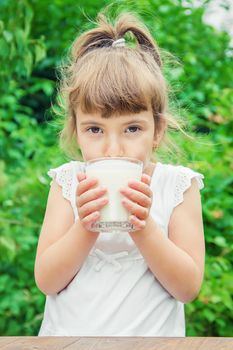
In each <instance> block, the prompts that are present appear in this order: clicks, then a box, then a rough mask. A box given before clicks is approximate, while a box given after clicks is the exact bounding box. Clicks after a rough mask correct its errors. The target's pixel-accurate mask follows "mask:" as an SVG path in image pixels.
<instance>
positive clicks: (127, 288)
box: [39, 161, 204, 337]
mask: <svg viewBox="0 0 233 350" xmlns="http://www.w3.org/2000/svg"><path fill="white" fill-rule="evenodd" d="M84 168H85V163H84V162H79V161H70V162H68V163H65V164H63V165H61V166H59V167H57V168H55V169H50V170H49V171H48V175H49V176H50V177H51V178H55V179H56V181H57V183H58V184H59V185H60V186H61V187H62V193H63V196H64V198H66V199H67V200H68V201H69V202H70V204H71V206H72V208H73V211H74V217H75V220H77V219H78V212H77V208H76V204H75V203H76V200H75V193H76V188H77V184H78V180H77V172H78V171H82V172H83V171H84ZM192 178H195V179H196V180H197V183H198V186H199V189H202V188H203V187H204V184H203V181H202V179H203V178H204V176H203V175H202V174H200V173H198V172H195V171H193V170H191V169H190V168H187V167H184V166H181V165H170V164H163V163H161V162H157V163H156V167H155V170H154V173H153V175H152V178H151V184H150V188H151V189H152V191H153V203H152V206H151V210H150V215H151V216H152V217H153V219H154V220H155V221H156V223H157V224H158V225H159V227H160V228H161V230H162V232H163V233H164V235H166V236H167V235H168V224H169V219H170V216H171V213H172V211H173V209H174V207H176V206H177V205H178V204H180V203H181V202H182V201H183V193H184V192H185V191H186V190H187V189H188V188H189V187H190V185H191V179H192ZM58 214H59V213H58ZM77 234H78V232H77ZM187 234H192V233H188V232H187ZM187 283H188V281H187ZM51 335H52V336H161V337H163V336H170V337H180V336H185V318H184V305H183V303H181V302H179V301H177V300H176V299H174V298H173V297H172V296H171V295H170V294H169V293H168V292H167V291H166V290H165V289H164V288H163V286H162V285H161V284H160V283H159V281H158V280H157V279H156V278H155V276H154V275H153V274H152V272H151V271H150V270H149V268H148V266H147V264H146V262H145V260H144V258H143V256H142V255H141V254H140V251H139V250H138V248H137V246H136V245H135V243H134V241H133V240H132V238H131V237H130V235H129V234H128V233H100V235H99V236H98V239H97V241H96V243H95V245H94V246H93V248H92V250H91V251H90V254H89V255H88V256H87V258H86V260H85V262H84V263H83V265H82V267H81V269H80V270H79V272H78V273H77V274H76V276H75V277H74V279H73V280H72V281H71V282H70V284H69V285H68V286H67V287H66V288H65V289H63V290H62V291H61V292H59V293H58V294H55V295H50V296H47V297H46V304H45V311H44V318H43V321H42V325H41V328H40V332H39V336H51Z"/></svg>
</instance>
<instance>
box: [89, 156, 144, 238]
mask: <svg viewBox="0 0 233 350" xmlns="http://www.w3.org/2000/svg"><path fill="white" fill-rule="evenodd" d="M142 171H143V162H142V161H140V160H138V159H134V158H128V157H105V158H96V159H92V160H90V161H87V162H86V163H85V173H86V176H87V177H95V178H97V179H98V181H99V183H98V185H100V186H105V187H107V192H106V195H107V197H108V200H109V202H108V203H107V204H106V205H105V206H104V207H103V208H102V209H101V210H100V219H99V221H97V222H96V223H94V224H93V225H92V231H94V232H130V231H133V225H132V224H131V223H129V221H128V218H129V215H130V213H129V211H128V210H127V209H126V208H125V207H124V206H123V205H122V203H121V201H122V199H123V197H124V196H123V195H122V194H121V193H120V192H119V189H120V188H121V187H127V186H128V181H129V180H139V181H140V180H141V176H142Z"/></svg>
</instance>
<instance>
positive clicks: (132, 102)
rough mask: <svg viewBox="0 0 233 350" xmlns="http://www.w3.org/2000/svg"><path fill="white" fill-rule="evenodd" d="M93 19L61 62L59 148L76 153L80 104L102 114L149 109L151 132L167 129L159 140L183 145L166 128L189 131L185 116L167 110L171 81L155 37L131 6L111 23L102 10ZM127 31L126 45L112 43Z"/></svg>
mask: <svg viewBox="0 0 233 350" xmlns="http://www.w3.org/2000/svg"><path fill="white" fill-rule="evenodd" d="M95 23H96V28H93V29H90V30H88V31H85V32H84V33H82V34H81V35H80V36H79V37H77V39H76V40H75V41H74V42H73V45H72V46H71V50H70V53H69V56H68V62H67V63H66V64H64V65H63V66H61V67H60V72H61V81H60V86H59V91H58V105H59V110H57V109H56V110H55V111H56V114H59V115H60V116H61V117H62V126H63V127H62V130H61V131H60V133H59V145H60V148H61V149H62V150H64V152H65V154H67V155H68V156H69V157H71V158H73V159H78V158H80V153H79V152H78V145H77V139H76V118H78V116H77V115H76V114H77V107H78V106H79V108H81V110H82V112H83V113H96V112H99V113H100V114H101V116H102V117H103V118H109V117H111V116H112V115H113V114H121V115H124V114H130V113H139V112H141V111H146V110H148V109H151V110H152V112H153V116H154V121H155V133H157V132H161V131H163V130H164V131H166V132H164V135H163V138H162V141H161V145H164V147H166V148H167V150H168V151H171V152H172V153H173V151H172V149H171V148H170V146H172V148H173V149H174V151H175V152H174V153H175V154H177V152H180V151H181V150H180V149H179V147H177V145H176V144H175V143H173V142H172V139H171V138H170V136H169V134H168V132H167V129H173V130H175V131H177V130H180V131H181V132H183V133H184V134H185V135H187V134H186V133H185V132H184V131H183V128H182V127H183V125H184V120H182V119H181V118H180V117H177V116H176V118H175V117H174V116H173V114H172V113H171V112H170V109H169V98H168V95H169V86H168V83H167V82H166V80H165V77H164V74H163V62H162V58H161V49H159V47H158V45H157V43H156V41H155V40H154V39H153V37H152V36H151V34H150V32H149V31H148V29H147V27H146V26H145V25H144V24H143V23H142V21H141V20H140V19H139V18H138V16H137V15H136V14H134V13H132V11H130V12H129V11H127V12H121V13H120V14H119V15H118V16H117V18H116V20H115V24H114V25H113V24H111V23H109V21H108V19H107V17H106V15H105V14H104V12H100V13H99V14H98V15H97V22H95ZM126 35H128V36H129V39H130V40H131V46H130V45H129V44H128V45H127V42H126V44H125V47H113V46H112V43H113V42H114V41H115V40H117V39H119V38H123V37H124V36H126ZM132 39H134V40H136V44H137V45H136V47H132ZM164 125H166V127H165V128H164ZM187 136H188V135H187ZM152 159H153V160H154V158H152Z"/></svg>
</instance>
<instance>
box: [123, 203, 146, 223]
mask: <svg viewBox="0 0 233 350" xmlns="http://www.w3.org/2000/svg"><path fill="white" fill-rule="evenodd" d="M122 205H123V206H124V207H125V208H126V209H127V210H128V211H129V212H130V214H133V215H136V216H137V217H138V218H139V219H140V220H146V219H147V217H148V215H149V209H148V208H145V207H142V206H141V205H139V204H137V203H133V202H132V201H131V200H129V199H127V198H124V199H123V200H122Z"/></svg>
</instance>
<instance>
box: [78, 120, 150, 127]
mask: <svg viewBox="0 0 233 350" xmlns="http://www.w3.org/2000/svg"><path fill="white" fill-rule="evenodd" d="M133 123H142V124H147V121H146V120H142V119H134V120H131V121H128V122H126V123H123V124H122V125H128V124H133ZM88 124H92V125H99V126H104V124H101V123H99V122H96V121H94V120H87V121H85V122H82V123H80V125H88Z"/></svg>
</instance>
